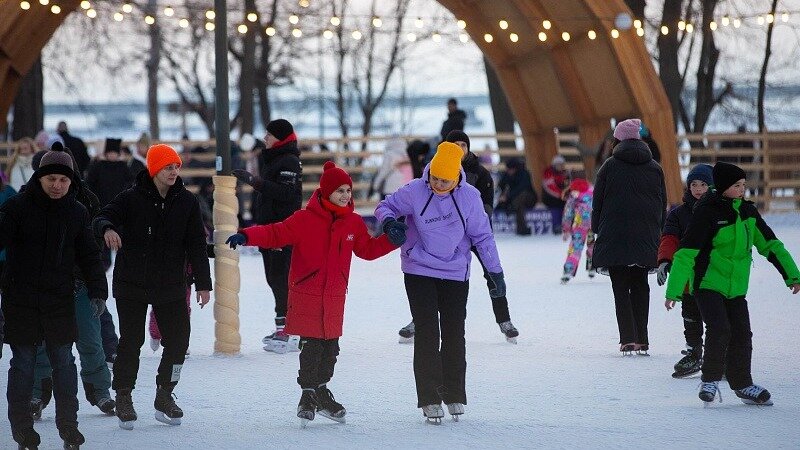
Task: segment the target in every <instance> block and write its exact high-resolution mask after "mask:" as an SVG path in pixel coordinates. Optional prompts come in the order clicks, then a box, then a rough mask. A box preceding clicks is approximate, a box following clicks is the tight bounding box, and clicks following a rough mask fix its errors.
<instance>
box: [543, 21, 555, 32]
mask: <svg viewBox="0 0 800 450" xmlns="http://www.w3.org/2000/svg"><path fill="white" fill-rule="evenodd" d="M552 26H553V24H552V23H551V22H550V21H549V20H544V21H542V27H544V29H545V30H549V29H550V28H551V27H552Z"/></svg>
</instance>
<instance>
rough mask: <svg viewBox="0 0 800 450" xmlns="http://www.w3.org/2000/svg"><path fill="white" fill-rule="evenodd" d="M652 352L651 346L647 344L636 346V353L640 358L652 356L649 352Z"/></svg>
mask: <svg viewBox="0 0 800 450" xmlns="http://www.w3.org/2000/svg"><path fill="white" fill-rule="evenodd" d="M648 350H650V346H649V345H647V344H634V351H635V352H636V354H637V355H639V356H650V354H649V353H647V351H648Z"/></svg>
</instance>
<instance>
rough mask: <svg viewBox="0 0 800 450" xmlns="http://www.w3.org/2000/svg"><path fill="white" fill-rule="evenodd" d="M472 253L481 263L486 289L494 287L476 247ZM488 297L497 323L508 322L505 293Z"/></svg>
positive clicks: (508, 315)
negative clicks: (496, 296)
mask: <svg viewBox="0 0 800 450" xmlns="http://www.w3.org/2000/svg"><path fill="white" fill-rule="evenodd" d="M472 253H474V254H475V257H476V258H478V262H479V263H481V269H483V278H484V279H486V287H487V288H488V289H492V288H494V282H493V281H492V280H491V279H490V278H489V271H488V270H486V266H485V265H484V264H483V261H482V260H481V255H479V254H478V249H476V248H475V247H472ZM489 299H491V300H492V311H494V320H495V321H496V322H497V323H503V322H508V321H509V320H511V314H510V313H509V312H508V299H507V298H506V296H505V295H504V296H502V297H498V298H492V297H491V296H489Z"/></svg>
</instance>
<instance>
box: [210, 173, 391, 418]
mask: <svg viewBox="0 0 800 450" xmlns="http://www.w3.org/2000/svg"><path fill="white" fill-rule="evenodd" d="M323 167H324V170H323V172H322V177H321V178H320V187H319V189H317V190H316V191H314V193H313V194H312V195H311V198H310V199H309V200H308V203H307V204H306V207H305V209H302V210H300V211H297V212H295V213H294V214H292V215H291V216H290V217H289V218H288V219H286V220H284V221H283V222H278V223H274V224H269V225H256V226H253V227H249V228H245V229H244V230H242V231H241V232H240V233H237V234H234V235H233V236H231V237H229V238H228V240H227V241H226V243H227V244H229V245H230V246H231V248H234V249H235V248H236V246H237V245H253V246H258V247H261V248H275V247H284V246H287V245H292V246H293V252H292V262H291V266H290V269H289V309H288V312H287V317H286V332H287V333H288V334H294V335H300V336H301V338H300V347H301V349H302V350H301V352H300V371H299V372H298V375H299V376H298V377H297V383H298V384H299V385H300V387H301V388H302V389H303V395H302V396H301V397H300V404H299V405H298V406H297V417H299V418H300V419H301V425H302V426H305V423H306V421H308V420H314V413H315V412H319V414H320V415H322V416H324V417H327V418H329V419H332V420H335V421H337V422H342V423H343V422H344V420H345V419H344V416H345V413H346V411H345V409H344V407H343V406H342V405H341V404H339V403H337V402H336V401H335V400H334V398H333V394H331V391H330V390H328V388H327V386H326V384H327V383H328V381H330V379H331V377H333V367H334V365H335V364H336V356H337V355H338V354H339V337H340V336H341V335H342V322H343V321H344V300H345V293H346V291H347V283H348V279H349V277H350V261H351V259H352V255H353V253H355V254H356V256H358V257H359V258H363V259H366V260H373V259H377V258H380V257H381V256H383V255H386V254H388V253H389V252H391V251H392V250H394V249H395V248H397V247H398V246H399V245H401V244H402V243H403V242H400V241H405V239H404V237H405V236H404V235H403V234H402V233H401V234H400V235H398V236H397V237H396V238H395V240H396V241H397V242H390V240H389V237H388V236H387V235H381V236H380V237H378V238H373V237H371V236H370V234H369V232H368V231H367V227H366V225H365V224H364V221H363V220H362V219H361V216H359V215H358V214H357V213H355V212H354V211H353V196H352V189H353V181H352V180H351V179H350V176H349V175H348V174H347V172H345V171H344V170H342V169H340V168H338V167H336V165H335V164H334V163H333V162H331V161H328V162H326V163H325V165H324V166H323ZM393 236H394V235H393Z"/></svg>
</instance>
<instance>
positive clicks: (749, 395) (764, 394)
mask: <svg viewBox="0 0 800 450" xmlns="http://www.w3.org/2000/svg"><path fill="white" fill-rule="evenodd" d="M733 392H735V393H736V396H737V397H739V398H740V399H741V400H742V403H744V404H745V405H763V406H772V399H771V397H772V396H771V395H770V393H769V391H768V390H766V389H764V388H763V387H761V386H759V385H757V384H751V385H750V386H747V387H746V388H744V389H736V390H735V391H733Z"/></svg>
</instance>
